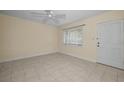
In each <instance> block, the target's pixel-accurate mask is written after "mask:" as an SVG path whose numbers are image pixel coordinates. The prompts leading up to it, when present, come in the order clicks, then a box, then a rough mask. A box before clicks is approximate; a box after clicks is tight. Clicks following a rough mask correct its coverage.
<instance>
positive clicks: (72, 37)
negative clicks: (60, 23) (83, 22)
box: [64, 27, 83, 46]
mask: <svg viewBox="0 0 124 93" xmlns="http://www.w3.org/2000/svg"><path fill="white" fill-rule="evenodd" d="M82 30H83V29H82V27H77V28H73V29H67V30H65V31H64V44H65V45H77V46H82V43H83V42H82V39H83V33H82Z"/></svg>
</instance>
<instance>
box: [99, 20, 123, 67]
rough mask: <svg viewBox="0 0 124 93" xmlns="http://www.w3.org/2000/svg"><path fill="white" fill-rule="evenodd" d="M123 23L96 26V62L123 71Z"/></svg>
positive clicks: (114, 22) (105, 23) (110, 22)
mask: <svg viewBox="0 0 124 93" xmlns="http://www.w3.org/2000/svg"><path fill="white" fill-rule="evenodd" d="M123 27H124V21H123V20H115V21H109V22H104V23H99V24H97V58H98V60H97V62H99V63H102V64H106V65H110V66H113V67H117V68H122V69H124V60H123V56H124V55H123V54H124V48H123V47H124V38H123V36H124V29H123Z"/></svg>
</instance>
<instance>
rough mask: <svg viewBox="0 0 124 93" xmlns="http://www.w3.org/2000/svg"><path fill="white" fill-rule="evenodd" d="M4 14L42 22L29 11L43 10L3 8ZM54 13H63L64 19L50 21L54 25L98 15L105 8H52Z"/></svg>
mask: <svg viewBox="0 0 124 93" xmlns="http://www.w3.org/2000/svg"><path fill="white" fill-rule="evenodd" d="M0 12H1V13H4V14H6V15H10V16H15V17H20V18H23V19H28V20H32V21H36V22H41V23H42V20H43V19H42V18H41V17H35V16H32V14H31V12H37V13H42V12H44V11H43V10H3V11H0ZM53 12H54V13H55V14H65V15H66V18H65V19H60V20H59V21H60V22H59V23H58V24H54V23H50V24H51V25H55V26H62V25H64V24H67V23H71V22H74V21H76V20H79V19H86V18H88V17H91V16H95V15H98V14H100V13H103V12H106V11H105V10H53Z"/></svg>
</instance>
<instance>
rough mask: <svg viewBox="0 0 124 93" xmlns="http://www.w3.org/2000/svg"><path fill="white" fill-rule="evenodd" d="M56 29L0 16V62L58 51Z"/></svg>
mask: <svg viewBox="0 0 124 93" xmlns="http://www.w3.org/2000/svg"><path fill="white" fill-rule="evenodd" d="M57 35H58V31H57V28H55V27H52V26H49V25H45V24H40V23H35V22H32V21H28V20H23V19H20V18H16V17H10V16H5V15H0V62H2V61H6V60H12V59H17V58H23V57H28V56H33V55H38V54H44V53H50V52H55V51H57V50H58V41H57V40H58V37H57Z"/></svg>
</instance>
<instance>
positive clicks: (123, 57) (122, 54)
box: [96, 19, 124, 69]
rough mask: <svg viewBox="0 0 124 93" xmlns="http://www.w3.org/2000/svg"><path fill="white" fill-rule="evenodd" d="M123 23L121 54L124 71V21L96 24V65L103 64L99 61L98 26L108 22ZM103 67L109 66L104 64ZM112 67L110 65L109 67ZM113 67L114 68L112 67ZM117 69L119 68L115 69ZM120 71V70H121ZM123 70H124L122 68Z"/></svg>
mask: <svg viewBox="0 0 124 93" xmlns="http://www.w3.org/2000/svg"><path fill="white" fill-rule="evenodd" d="M119 20H120V21H122V24H121V25H122V28H121V29H122V30H121V33H122V34H121V40H122V46H121V49H122V52H121V56H122V62H123V69H124V19H115V20H107V21H103V22H99V23H97V24H96V63H99V64H102V63H100V62H99V60H98V52H99V50H98V47H97V42H98V26H97V25H98V24H102V23H107V22H113V21H119ZM103 65H107V64H103ZM109 66H110V65H109ZM111 67H113V66H111ZM115 68H117V67H115ZM119 69H120V68H119ZM121 69H122V68H121Z"/></svg>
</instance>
